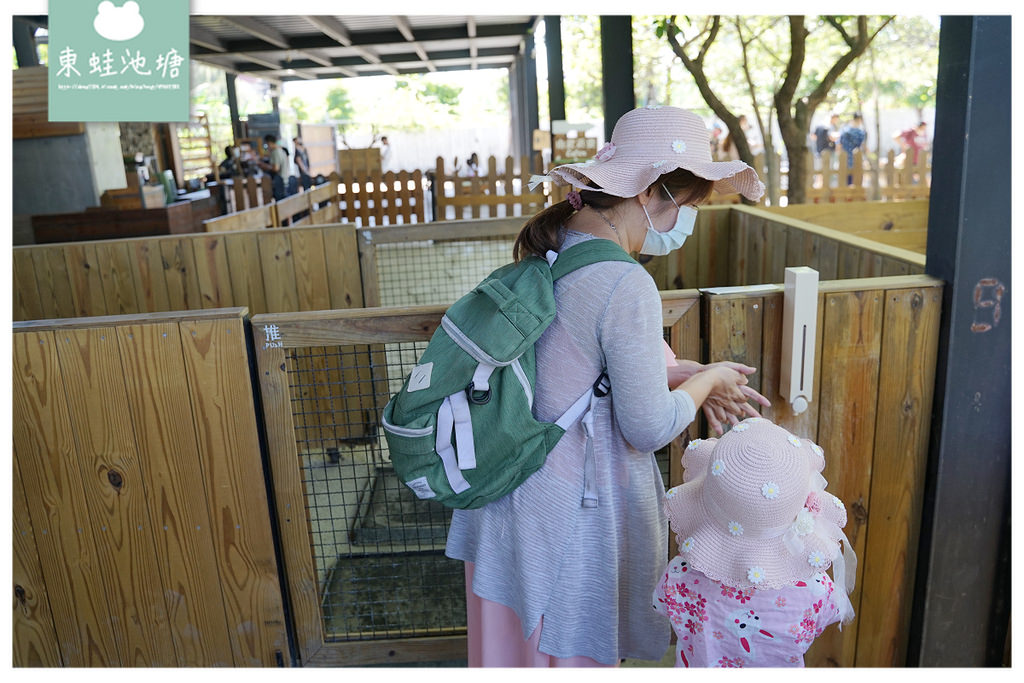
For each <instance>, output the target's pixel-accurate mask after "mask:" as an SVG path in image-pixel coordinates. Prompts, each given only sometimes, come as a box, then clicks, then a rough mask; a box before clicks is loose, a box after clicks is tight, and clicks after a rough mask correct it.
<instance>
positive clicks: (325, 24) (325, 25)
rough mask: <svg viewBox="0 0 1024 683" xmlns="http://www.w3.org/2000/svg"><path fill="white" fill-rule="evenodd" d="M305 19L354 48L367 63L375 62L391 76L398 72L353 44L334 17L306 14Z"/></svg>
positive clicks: (344, 29)
mask: <svg viewBox="0 0 1024 683" xmlns="http://www.w3.org/2000/svg"><path fill="white" fill-rule="evenodd" d="M306 21H308V22H309V23H310V24H312V25H313V26H314V28H316V29H317V30H319V31H320V32H321V33H323V34H324V35H326V36H328V37H330V38H333V39H334V40H335V41H337V42H338V43H339V44H341V45H344V46H345V47H351V48H352V49H354V50H355V51H356V52H357V53H359V56H360V57H362V58H363V59H364V60H366V62H367V63H369V64H376V65H377V66H379V67H380V68H382V69H384V70H385V71H387V72H388V73H389V74H391V75H392V76H397V75H398V72H397V71H395V70H394V68H392V67H390V66H387V65H386V64H382V63H381V61H380V57H378V56H377V55H376V54H374V53H373V52H371V51H370V50H367V49H366V48H363V47H359V46H356V45H353V43H352V37H351V35H350V34H349V32H348V29H347V28H345V25H344V24H342V23H341V22H340V21H338V20H337V19H335V18H334V17H316V16H307V17H306Z"/></svg>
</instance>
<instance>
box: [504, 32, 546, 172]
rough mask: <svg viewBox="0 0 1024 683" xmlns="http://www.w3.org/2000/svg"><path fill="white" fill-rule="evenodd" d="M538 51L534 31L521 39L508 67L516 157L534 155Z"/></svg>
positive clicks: (513, 146)
mask: <svg viewBox="0 0 1024 683" xmlns="http://www.w3.org/2000/svg"><path fill="white" fill-rule="evenodd" d="M536 59H537V52H536V50H535V49H534V35H533V31H532V30H531V31H529V32H528V33H527V34H526V36H524V38H523V43H522V51H521V52H520V54H519V55H518V56H517V57H516V59H515V62H513V64H512V68H511V69H509V78H508V82H509V89H510V92H509V108H510V110H511V112H510V113H511V115H512V149H513V154H515V155H516V156H532V155H533V131H534V130H536V129H537V128H538V127H539V126H540V114H539V113H538V110H537V62H536Z"/></svg>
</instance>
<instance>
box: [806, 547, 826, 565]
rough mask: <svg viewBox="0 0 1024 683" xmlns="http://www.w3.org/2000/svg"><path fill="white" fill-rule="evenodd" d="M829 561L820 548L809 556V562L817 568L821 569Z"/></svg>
mask: <svg viewBox="0 0 1024 683" xmlns="http://www.w3.org/2000/svg"><path fill="white" fill-rule="evenodd" d="M827 563H828V558H827V557H825V555H824V553H822V552H821V551H820V550H815V551H814V552H812V553H811V554H810V555H808V556H807V564H809V565H811V566H812V567H815V568H817V569H821V568H822V567H824V566H825V565H826V564H827Z"/></svg>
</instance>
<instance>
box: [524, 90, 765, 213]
mask: <svg viewBox="0 0 1024 683" xmlns="http://www.w3.org/2000/svg"><path fill="white" fill-rule="evenodd" d="M710 143H711V133H710V132H709V131H708V129H707V126H705V125H704V121H703V119H701V118H700V117H699V116H697V115H696V114H694V113H693V112H691V111H688V110H686V109H680V108H678V107H667V106H659V105H650V106H647V107H641V108H639V109H634V110H633V111H630V112H627V113H625V114H623V115H622V118H620V119H619V120H618V122H617V123H616V124H615V130H613V131H612V139H611V141H610V142H609V143H608V144H606V145H605V146H604V147H603V148H602V149H601V150H600V151H599V152H598V153H597V154H596V155H595V156H594V158H593V159H590V160H588V161H585V162H581V163H573V164H562V165H560V166H556V167H555V168H553V169H551V171H550V173H549V174H548V175H547V176H533V178H531V181H532V182H531V184H532V185H535V184H536V182H539V181H544V180H551V181H554V183H555V184H556V185H572V186H574V187H576V188H579V189H581V190H599V191H601V192H604V193H606V194H610V195H614V196H616V197H635V196H636V195H638V194H640V193H641V192H643V191H644V190H645V189H647V188H648V187H650V186H651V184H652V183H654V181H656V180H657V179H658V178H659V177H660V176H661V175H662V174H665V173H668V172H670V171H674V170H676V169H677V168H683V169H686V170H687V171H690V172H691V173H693V174H694V175H696V176H699V177H701V178H705V179H707V180H713V181H715V185H714V188H715V190H716V191H718V192H721V193H723V194H732V193H734V192H739V193H740V194H742V195H743V196H744V197H746V198H747V199H750V200H752V201H756V200H758V199H760V198H761V195H763V194H764V183H762V182H761V181H760V180H758V178H757V172H756V171H754V169H752V168H751V167H750V166H747V164H745V163H744V162H742V161H712V160H711V144H710Z"/></svg>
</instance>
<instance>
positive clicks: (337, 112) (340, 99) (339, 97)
mask: <svg viewBox="0 0 1024 683" xmlns="http://www.w3.org/2000/svg"><path fill="white" fill-rule="evenodd" d="M354 116H355V107H353V105H352V102H351V100H349V97H348V93H347V92H346V91H345V89H344V88H342V87H341V86H340V85H337V86H335V87H333V88H331V89H330V90H328V91H327V118H329V119H330V120H332V121H350V120H352V119H353V118H354ZM342 129H344V125H342Z"/></svg>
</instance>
